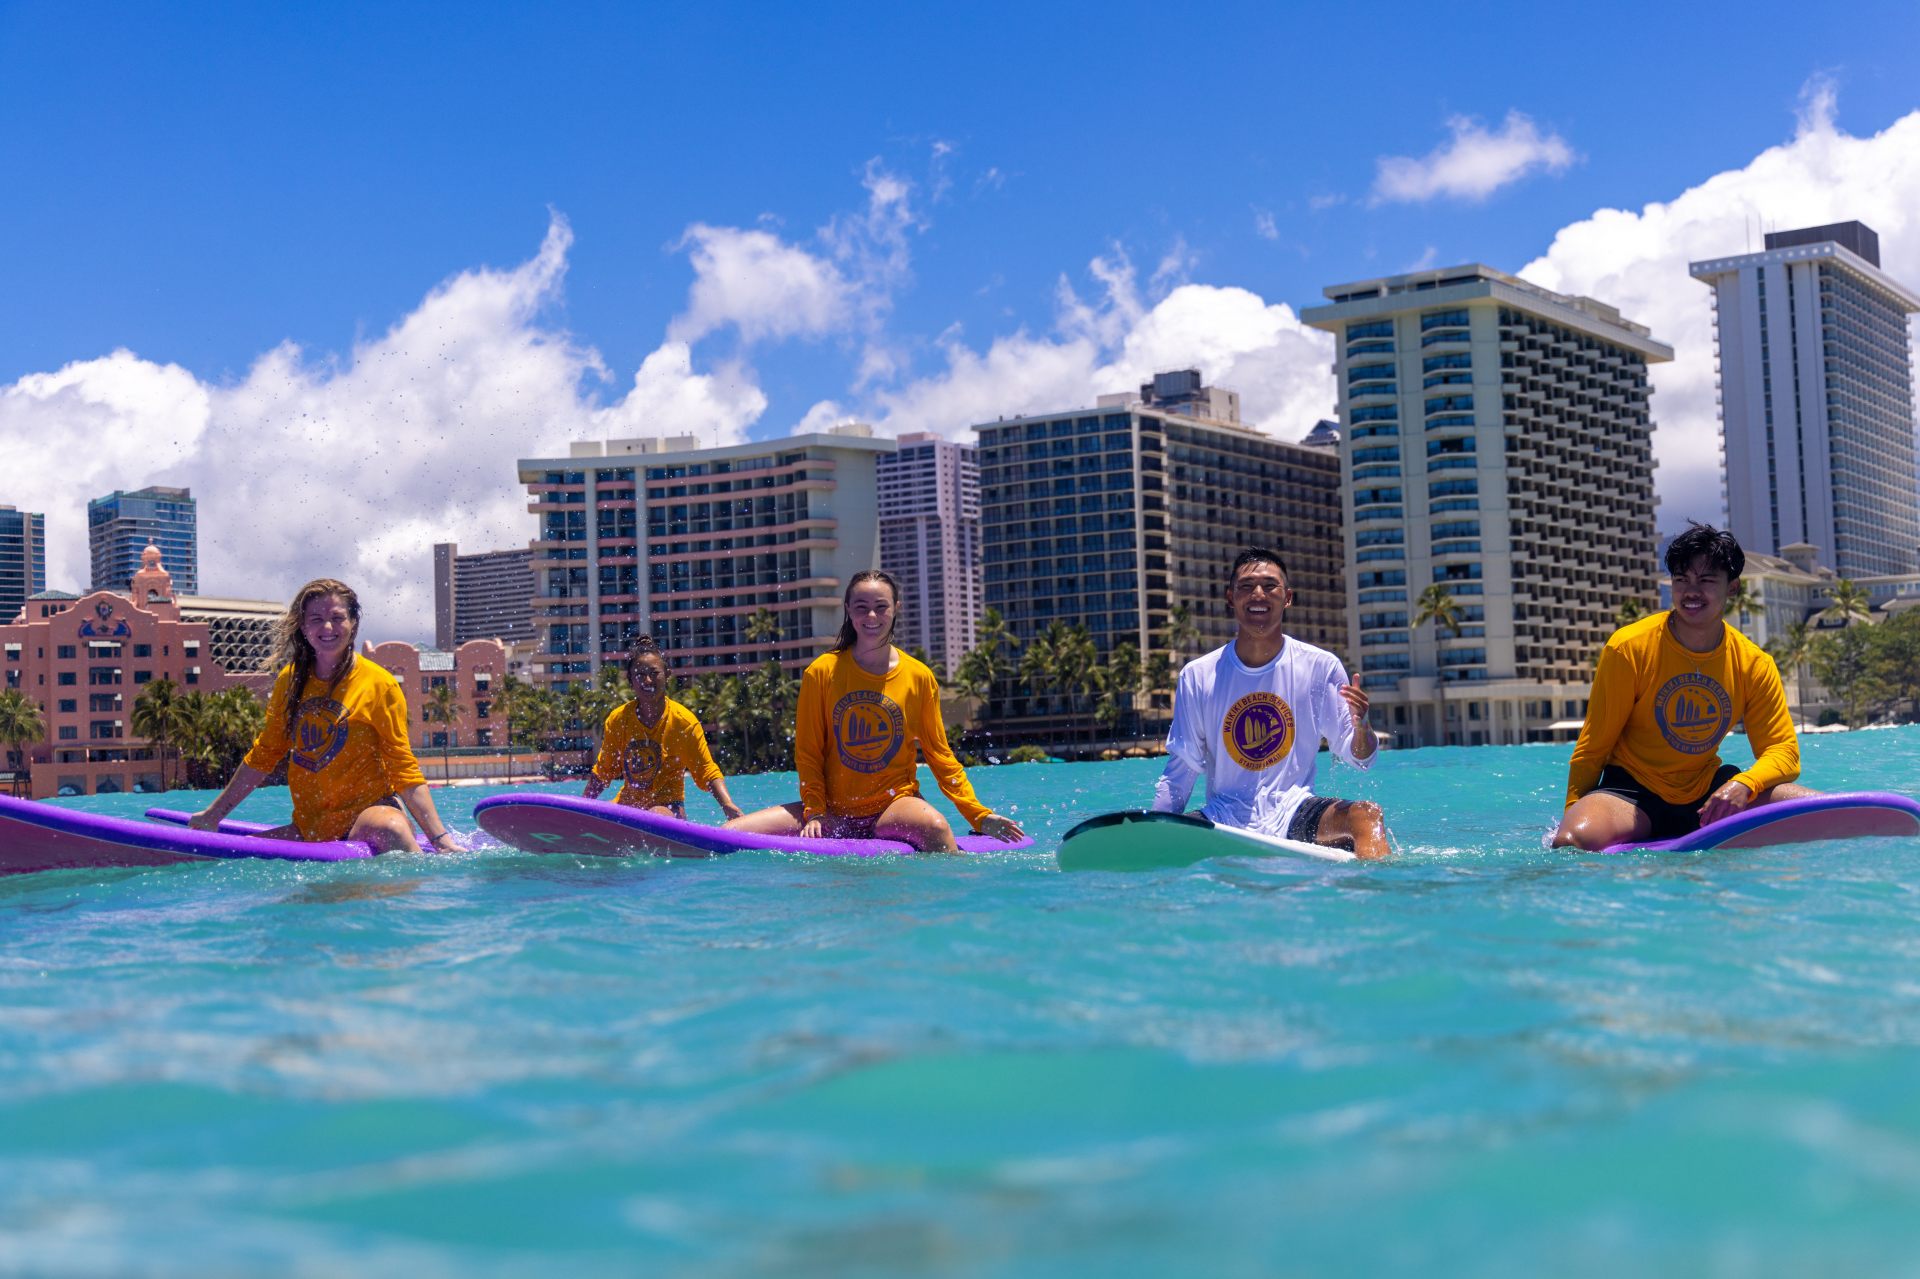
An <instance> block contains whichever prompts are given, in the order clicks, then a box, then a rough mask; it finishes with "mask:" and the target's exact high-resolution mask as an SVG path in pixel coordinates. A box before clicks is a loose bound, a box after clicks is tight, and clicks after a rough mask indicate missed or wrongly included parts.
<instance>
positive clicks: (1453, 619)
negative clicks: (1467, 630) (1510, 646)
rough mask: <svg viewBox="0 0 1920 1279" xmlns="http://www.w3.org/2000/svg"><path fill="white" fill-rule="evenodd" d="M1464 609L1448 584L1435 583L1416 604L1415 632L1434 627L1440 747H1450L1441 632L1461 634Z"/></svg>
mask: <svg viewBox="0 0 1920 1279" xmlns="http://www.w3.org/2000/svg"><path fill="white" fill-rule="evenodd" d="M1460 617H1461V612H1460V605H1459V604H1457V603H1456V602H1455V601H1454V598H1453V592H1452V591H1450V590H1448V589H1447V584H1446V583H1445V582H1435V583H1433V584H1432V585H1431V586H1429V587H1427V589H1426V590H1424V591H1421V592H1420V598H1419V599H1417V600H1415V601H1414V608H1413V628H1414V629H1415V630H1419V629H1420V628H1421V627H1422V626H1425V625H1426V624H1427V623H1429V622H1431V623H1433V648H1434V665H1433V686H1434V687H1435V688H1436V689H1438V690H1439V692H1440V703H1439V711H1438V715H1439V721H1440V744H1441V745H1442V746H1445V745H1446V744H1447V672H1446V668H1445V667H1443V666H1442V665H1441V664H1440V632H1441V631H1442V630H1445V631H1446V632H1447V633H1448V634H1449V635H1452V636H1455V637H1458V636H1459V634H1460Z"/></svg>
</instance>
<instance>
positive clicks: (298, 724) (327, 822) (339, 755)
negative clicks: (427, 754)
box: [245, 657, 427, 840]
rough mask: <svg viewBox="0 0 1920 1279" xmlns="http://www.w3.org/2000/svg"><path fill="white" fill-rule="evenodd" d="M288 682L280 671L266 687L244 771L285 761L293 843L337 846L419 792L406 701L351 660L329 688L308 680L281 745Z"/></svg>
mask: <svg viewBox="0 0 1920 1279" xmlns="http://www.w3.org/2000/svg"><path fill="white" fill-rule="evenodd" d="M292 676H293V669H292V668H291V667H288V668H286V669H284V670H282V671H281V672H280V676H279V678H278V679H276V680H274V682H273V694H272V696H270V697H269V698H268V699H267V721H266V723H265V725H263V726H262V728H261V730H260V736H259V737H258V738H257V739H255V741H254V743H253V749H252V750H250V751H248V752H247V758H246V761H245V763H246V765H247V767H248V768H253V769H258V770H259V771H260V772H263V773H271V772H272V771H273V770H274V769H276V768H278V767H279V766H280V761H281V760H283V759H288V758H289V757H291V760H290V763H289V765H288V767H287V789H288V790H290V791H291V792H292V793H293V824H294V826H295V827H296V828H298V830H299V831H300V838H301V839H308V840H321V839H341V838H343V837H345V835H346V833H347V830H348V829H349V828H350V827H351V826H352V825H353V819H354V818H356V817H358V816H359V815H360V814H361V813H362V812H363V811H365V810H366V809H368V808H371V807H372V806H373V805H375V804H379V803H384V802H385V801H386V799H387V797H388V796H390V795H395V794H398V793H399V792H401V791H404V790H408V789H410V788H412V787H415V786H424V785H425V784H426V781H427V779H426V776H425V775H424V774H423V773H421V771H420V764H419V762H418V761H417V760H415V759H414V756H413V747H412V745H410V744H409V743H408V741H407V702H406V697H405V695H404V694H402V693H401V691H400V681H399V680H397V679H395V678H394V677H393V675H392V674H391V673H390V672H388V671H387V670H385V669H384V668H382V667H380V666H376V665H374V663H373V662H372V661H370V660H369V659H367V658H365V657H356V658H354V660H353V665H351V666H349V667H348V668H347V673H346V676H345V677H344V678H343V679H341V680H339V681H338V682H337V683H334V684H329V683H328V682H327V681H326V680H323V679H321V678H320V677H319V676H318V675H309V676H308V677H307V686H306V687H305V688H304V689H302V690H301V698H300V704H299V709H298V710H297V711H296V712H295V718H294V724H293V735H292V736H291V737H289V736H288V735H287V731H286V723H287V698H288V696H289V693H288V688H287V686H288V684H290V683H291V682H292Z"/></svg>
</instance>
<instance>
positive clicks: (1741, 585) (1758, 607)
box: [1720, 577, 1767, 631]
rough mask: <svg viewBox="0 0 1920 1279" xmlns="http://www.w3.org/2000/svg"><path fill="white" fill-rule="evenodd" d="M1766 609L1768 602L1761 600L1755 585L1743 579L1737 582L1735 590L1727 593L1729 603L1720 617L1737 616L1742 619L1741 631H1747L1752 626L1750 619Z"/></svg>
mask: <svg viewBox="0 0 1920 1279" xmlns="http://www.w3.org/2000/svg"><path fill="white" fill-rule="evenodd" d="M1766 607H1767V602H1766V601H1765V600H1763V599H1761V598H1760V592H1759V591H1756V590H1755V589H1754V588H1753V584H1752V583H1751V582H1749V581H1747V579H1746V578H1744V577H1743V578H1740V579H1739V580H1737V581H1735V582H1734V584H1733V589H1732V590H1731V591H1728V592H1727V602H1726V604H1725V606H1723V607H1722V608H1721V610H1720V616H1722V617H1736V616H1737V617H1738V618H1739V619H1740V629H1741V630H1742V631H1745V630H1746V629H1747V628H1748V627H1749V626H1750V625H1751V624H1752V623H1751V622H1750V620H1749V619H1751V618H1752V616H1753V615H1754V614H1755V613H1758V612H1761V611H1763V610H1764V609H1765V608H1766Z"/></svg>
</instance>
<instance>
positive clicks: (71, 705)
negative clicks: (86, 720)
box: [60, 697, 80, 714]
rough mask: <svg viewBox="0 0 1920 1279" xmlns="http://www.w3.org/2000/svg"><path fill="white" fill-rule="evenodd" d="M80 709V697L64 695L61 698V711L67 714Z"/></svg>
mask: <svg viewBox="0 0 1920 1279" xmlns="http://www.w3.org/2000/svg"><path fill="white" fill-rule="evenodd" d="M79 709H80V699H79V698H77V697H63V698H61V699H60V710H61V711H62V712H63V713H65V714H72V713H73V712H74V711H77V710H79Z"/></svg>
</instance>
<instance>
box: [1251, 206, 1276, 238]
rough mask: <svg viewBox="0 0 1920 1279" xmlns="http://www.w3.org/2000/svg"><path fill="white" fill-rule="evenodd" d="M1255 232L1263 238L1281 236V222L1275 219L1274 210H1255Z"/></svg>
mask: <svg viewBox="0 0 1920 1279" xmlns="http://www.w3.org/2000/svg"><path fill="white" fill-rule="evenodd" d="M1253 233H1254V234H1255V235H1257V236H1259V237H1260V238H1261V239H1263V240H1278V239H1279V238H1280V224H1279V223H1277V222H1275V221H1274V220H1273V211H1272V210H1271V209H1255V210H1254V211H1253Z"/></svg>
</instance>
